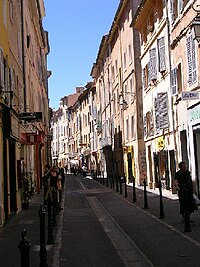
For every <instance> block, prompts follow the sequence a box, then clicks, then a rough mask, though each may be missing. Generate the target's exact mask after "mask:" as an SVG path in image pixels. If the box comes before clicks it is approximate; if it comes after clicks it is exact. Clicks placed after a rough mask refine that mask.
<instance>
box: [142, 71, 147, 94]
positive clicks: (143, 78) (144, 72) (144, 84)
mask: <svg viewBox="0 0 200 267" xmlns="http://www.w3.org/2000/svg"><path fill="white" fill-rule="evenodd" d="M146 78H147V77H146V68H144V69H143V70H142V80H143V90H145V89H146V87H147V84H146Z"/></svg>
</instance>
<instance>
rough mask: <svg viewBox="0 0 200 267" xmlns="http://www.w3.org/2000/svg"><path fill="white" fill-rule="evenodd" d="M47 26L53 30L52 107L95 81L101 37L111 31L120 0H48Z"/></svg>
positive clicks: (45, 0) (49, 56)
mask: <svg viewBox="0 0 200 267" xmlns="http://www.w3.org/2000/svg"><path fill="white" fill-rule="evenodd" d="M44 3H45V11H46V17H45V18H44V19H43V26H44V29H45V30H47V31H48V33H49V44H50V54H49V55H48V69H49V70H51V71H52V76H51V77H50V78H49V98H50V107H52V108H55V109H57V108H58V107H59V100H60V98H61V97H63V96H65V95H68V94H71V93H74V92H75V88H76V86H85V85H86V83H87V82H89V81H91V80H92V78H91V77H90V72H91V69H92V65H93V63H94V62H95V61H96V57H97V53H98V49H99V45H100V42H101V38H102V37H103V35H104V34H106V33H108V32H109V30H110V27H111V24H112V21H113V19H114V15H115V13H116V10H117V7H118V5H119V0H76V1H74V0H57V1H55V0H44Z"/></svg>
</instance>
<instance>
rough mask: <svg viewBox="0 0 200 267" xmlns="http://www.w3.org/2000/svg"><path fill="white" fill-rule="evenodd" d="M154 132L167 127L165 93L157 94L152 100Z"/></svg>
mask: <svg viewBox="0 0 200 267" xmlns="http://www.w3.org/2000/svg"><path fill="white" fill-rule="evenodd" d="M154 106H155V121H156V132H157V133H159V131H160V130H161V129H165V128H168V127H169V116H168V98H167V93H158V94H157V98H155V100H154Z"/></svg>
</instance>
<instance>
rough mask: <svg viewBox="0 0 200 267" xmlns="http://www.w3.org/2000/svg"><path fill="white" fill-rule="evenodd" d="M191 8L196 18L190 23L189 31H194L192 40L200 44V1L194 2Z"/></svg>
mask: <svg viewBox="0 0 200 267" xmlns="http://www.w3.org/2000/svg"><path fill="white" fill-rule="evenodd" d="M192 8H193V9H194V10H195V11H196V12H197V15H196V17H195V18H194V20H193V21H192V23H191V29H193V30H194V36H195V37H194V39H196V40H197V42H198V43H199V42H200V1H196V2H195V3H194V4H193V5H192Z"/></svg>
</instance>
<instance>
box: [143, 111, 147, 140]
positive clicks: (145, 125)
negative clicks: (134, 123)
mask: <svg viewBox="0 0 200 267" xmlns="http://www.w3.org/2000/svg"><path fill="white" fill-rule="evenodd" d="M143 125H144V137H146V136H147V118H146V114H145V115H144V117H143Z"/></svg>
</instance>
